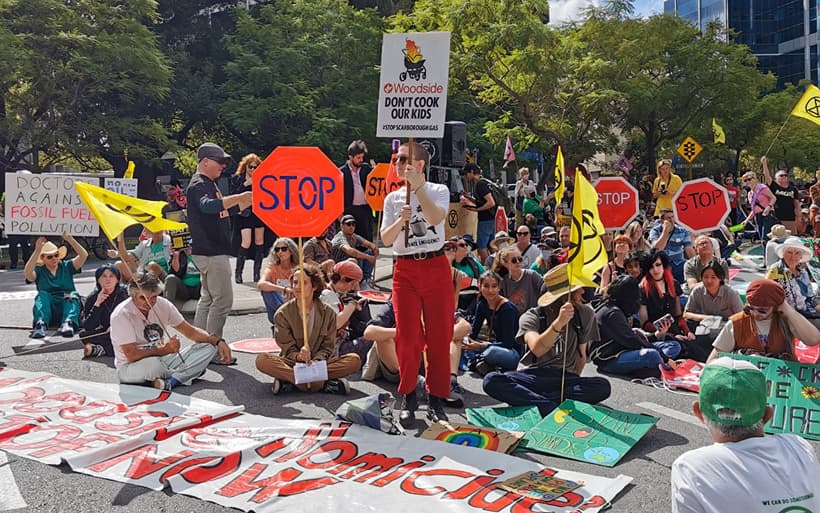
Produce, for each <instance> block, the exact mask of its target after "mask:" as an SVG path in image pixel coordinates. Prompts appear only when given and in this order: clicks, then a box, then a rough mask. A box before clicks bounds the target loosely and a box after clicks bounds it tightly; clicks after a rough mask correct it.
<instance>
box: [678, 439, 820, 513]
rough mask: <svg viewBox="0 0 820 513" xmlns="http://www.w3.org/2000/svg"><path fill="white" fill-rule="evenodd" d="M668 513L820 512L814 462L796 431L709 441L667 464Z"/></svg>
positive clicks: (819, 473)
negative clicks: (669, 493) (669, 467)
mask: <svg viewBox="0 0 820 513" xmlns="http://www.w3.org/2000/svg"><path fill="white" fill-rule="evenodd" d="M671 481H672V511H673V513H718V512H720V513H724V512H728V511H743V512H749V513H751V512H756V513H784V512H787V511H788V512H794V513H798V512H803V511H813V512H817V511H820V465H818V462H817V456H816V455H815V453H814V449H812V446H811V445H810V444H809V443H808V442H806V441H805V440H803V439H802V438H800V437H798V436H796V435H766V436H760V437H754V438H747V439H746V440H742V441H740V442H729V443H715V444H712V445H709V446H706V447H701V448H700V449H695V450H693V451H689V452H687V453H684V454H683V455H681V456H680V457H679V458H678V459H677V460H675V463H673V464H672V477H671Z"/></svg>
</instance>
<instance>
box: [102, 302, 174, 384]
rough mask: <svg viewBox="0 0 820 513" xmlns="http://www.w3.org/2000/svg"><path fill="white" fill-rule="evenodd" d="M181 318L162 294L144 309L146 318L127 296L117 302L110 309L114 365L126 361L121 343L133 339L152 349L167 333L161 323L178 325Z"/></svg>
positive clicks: (166, 336) (124, 343) (132, 340)
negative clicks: (114, 306)
mask: <svg viewBox="0 0 820 513" xmlns="http://www.w3.org/2000/svg"><path fill="white" fill-rule="evenodd" d="M184 320H185V319H183V318H182V314H180V313H179V310H177V309H176V307H175V306H174V304H173V303H171V302H170V301H168V300H167V299H165V298H164V297H158V298H157V303H156V304H155V305H154V307H153V308H152V309H151V311H150V312H148V317H147V318H146V317H145V316H144V315H142V312H140V311H139V310H138V309H137V305H135V304H134V301H133V299H131V298H128V299H126V300H125V301H123V302H122V303H120V304H119V305H117V307H116V308H115V309H114V312H112V313H111V344H112V345H113V346H114V367H117V368H119V367H120V366H122V365H125V364H126V363H128V359H126V358H125V354H124V353H123V351H122V346H124V345H126V344H132V343H134V342H136V343H137V344H139V346H140V348H141V349H153V348H155V347H157V345H159V343H160V341H161V340H167V339H168V337H169V336H170V335H169V334H168V333H166V332H165V330H164V329H163V326H165V327H166V328H172V327H175V326H179V325H180V324H181V323H182V321H184Z"/></svg>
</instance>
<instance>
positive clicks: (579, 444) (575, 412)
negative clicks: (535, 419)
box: [520, 400, 658, 467]
mask: <svg viewBox="0 0 820 513" xmlns="http://www.w3.org/2000/svg"><path fill="white" fill-rule="evenodd" d="M656 422H658V419H657V418H656V417H652V416H651V415H645V414H642V413H629V412H624V411H618V410H612V409H609V408H606V407H604V406H593V405H590V404H586V403H582V402H579V401H572V400H566V401H564V402H563V403H561V404H560V406H558V408H556V409H555V410H553V411H552V412H551V413H550V414H549V415H547V416H546V417H544V419H543V420H542V421H541V422H539V423H538V424H537V425H536V426H535V427H533V428H532V429H530V430H529V431H528V432H527V434H526V435H525V436H524V440H522V441H521V444H520V447H522V448H524V447H526V448H527V449H529V450H531V451H537V452H544V453H547V454H554V455H556V456H563V457H565V458H570V459H573V460H579V461H586V462H588V463H594V464H595V465H603V466H605V467H614V466H615V465H616V464H617V463H618V462H619V461H620V460H621V458H623V457H624V455H625V454H626V453H627V452H629V450H630V449H631V448H632V447H634V446H635V444H637V443H638V441H639V440H640V439H641V438H643V436H644V435H645V434H646V433H647V431H649V429H650V428H651V427H652V426H654V425H655V423H656Z"/></svg>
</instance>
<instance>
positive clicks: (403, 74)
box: [376, 32, 450, 139]
mask: <svg viewBox="0 0 820 513" xmlns="http://www.w3.org/2000/svg"><path fill="white" fill-rule="evenodd" d="M449 72H450V33H449V32H413V33H392V34H385V35H384V38H383V40H382V66H381V78H380V80H379V112H378V121H377V122H376V137H417V138H425V137H427V138H430V139H441V138H442V137H444V120H445V114H446V113H447V80H448V77H449Z"/></svg>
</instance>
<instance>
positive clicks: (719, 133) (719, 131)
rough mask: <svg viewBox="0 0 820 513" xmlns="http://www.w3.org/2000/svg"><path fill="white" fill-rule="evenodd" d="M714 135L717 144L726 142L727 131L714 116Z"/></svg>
mask: <svg viewBox="0 0 820 513" xmlns="http://www.w3.org/2000/svg"><path fill="white" fill-rule="evenodd" d="M712 135H713V136H714V138H715V144H726V133H725V132H724V131H723V127H722V126H720V125H718V124H717V120H716V119H715V118H712Z"/></svg>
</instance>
